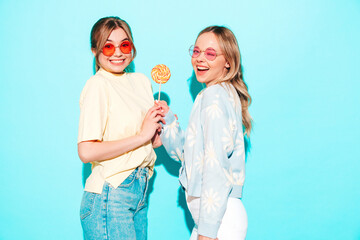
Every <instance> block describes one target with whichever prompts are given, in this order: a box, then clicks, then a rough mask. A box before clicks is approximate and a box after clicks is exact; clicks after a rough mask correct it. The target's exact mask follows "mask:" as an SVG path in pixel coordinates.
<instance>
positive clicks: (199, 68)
mask: <svg viewBox="0 0 360 240" xmlns="http://www.w3.org/2000/svg"><path fill="white" fill-rule="evenodd" d="M197 69H198V70H209V68H206V67H197Z"/></svg>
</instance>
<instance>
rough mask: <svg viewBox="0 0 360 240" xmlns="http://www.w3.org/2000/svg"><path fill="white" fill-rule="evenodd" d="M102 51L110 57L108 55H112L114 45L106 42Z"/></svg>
mask: <svg viewBox="0 0 360 240" xmlns="http://www.w3.org/2000/svg"><path fill="white" fill-rule="evenodd" d="M102 52H103V54H104V55H105V56H108V57H110V56H112V55H113V54H114V52H115V46H114V45H112V44H110V43H107V44H105V46H104V47H103V49H102Z"/></svg>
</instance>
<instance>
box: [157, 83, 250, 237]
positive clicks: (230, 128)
mask: <svg viewBox="0 0 360 240" xmlns="http://www.w3.org/2000/svg"><path fill="white" fill-rule="evenodd" d="M165 121H166V124H165V125H164V128H163V132H162V134H161V140H162V143H163V145H164V147H165V149H166V151H167V152H168V154H169V155H170V156H171V157H172V158H174V159H175V160H180V161H182V167H181V169H180V174H179V180H180V184H181V185H182V186H183V187H184V188H185V189H186V191H187V193H188V195H189V196H194V197H200V218H199V223H198V233H199V234H200V235H204V236H207V237H211V238H216V237H217V232H218V229H219V227H220V224H221V220H222V217H223V216H224V213H225V210H226V205H227V199H228V197H234V198H241V193H242V187H243V184H244V180H245V149H244V135H243V127H242V116H241V103H240V99H239V97H238V95H237V93H236V90H235V88H234V87H233V86H232V85H231V84H225V83H221V84H216V85H213V86H210V87H208V88H206V89H204V90H203V91H202V92H200V93H199V94H198V96H197V97H196V100H195V103H194V106H193V108H192V112H191V115H190V120H189V125H188V128H187V130H186V132H185V133H184V132H183V131H182V130H181V128H180V126H179V124H178V122H177V121H176V118H175V116H174V114H173V113H172V112H171V111H169V112H168V113H167V114H166V116H165Z"/></svg>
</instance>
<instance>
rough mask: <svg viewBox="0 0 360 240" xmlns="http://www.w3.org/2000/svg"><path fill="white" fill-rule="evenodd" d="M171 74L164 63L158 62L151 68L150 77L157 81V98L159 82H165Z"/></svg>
mask: <svg viewBox="0 0 360 240" xmlns="http://www.w3.org/2000/svg"><path fill="white" fill-rule="evenodd" d="M170 76H171V73H170V69H169V68H168V67H167V66H166V65H164V64H158V65H156V66H155V67H154V68H153V69H152V70H151V77H152V79H153V80H154V81H155V82H156V83H159V84H160V86H159V98H158V100H160V90H161V84H162V83H166V82H167V81H168V80H169V78H170Z"/></svg>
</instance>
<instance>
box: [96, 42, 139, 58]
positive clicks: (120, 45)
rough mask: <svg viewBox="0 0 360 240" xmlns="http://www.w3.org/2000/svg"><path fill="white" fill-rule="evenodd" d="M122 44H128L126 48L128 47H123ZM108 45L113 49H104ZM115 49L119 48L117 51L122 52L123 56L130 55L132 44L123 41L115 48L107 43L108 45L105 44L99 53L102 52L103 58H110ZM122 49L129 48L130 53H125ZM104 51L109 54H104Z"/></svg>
mask: <svg viewBox="0 0 360 240" xmlns="http://www.w3.org/2000/svg"><path fill="white" fill-rule="evenodd" d="M124 43H128V44H129V46H128V47H123V46H122V44H124ZM108 45H111V46H112V47H113V49H112V50H110V49H105V47H106V46H108ZM116 48H119V49H120V52H122V53H123V54H130V53H131V52H132V50H133V45H132V43H131V42H130V41H129V40H124V41H122V42H121V43H120V44H119V45H118V46H115V44H112V43H109V42H108V43H106V44H105V45H104V47H103V48H102V49H101V52H102V53H103V54H104V55H105V56H107V57H111V56H112V55H114V53H115V52H116ZM124 48H130V51H129V52H127V51H125V50H124ZM106 51H109V53H105V52H106Z"/></svg>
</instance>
